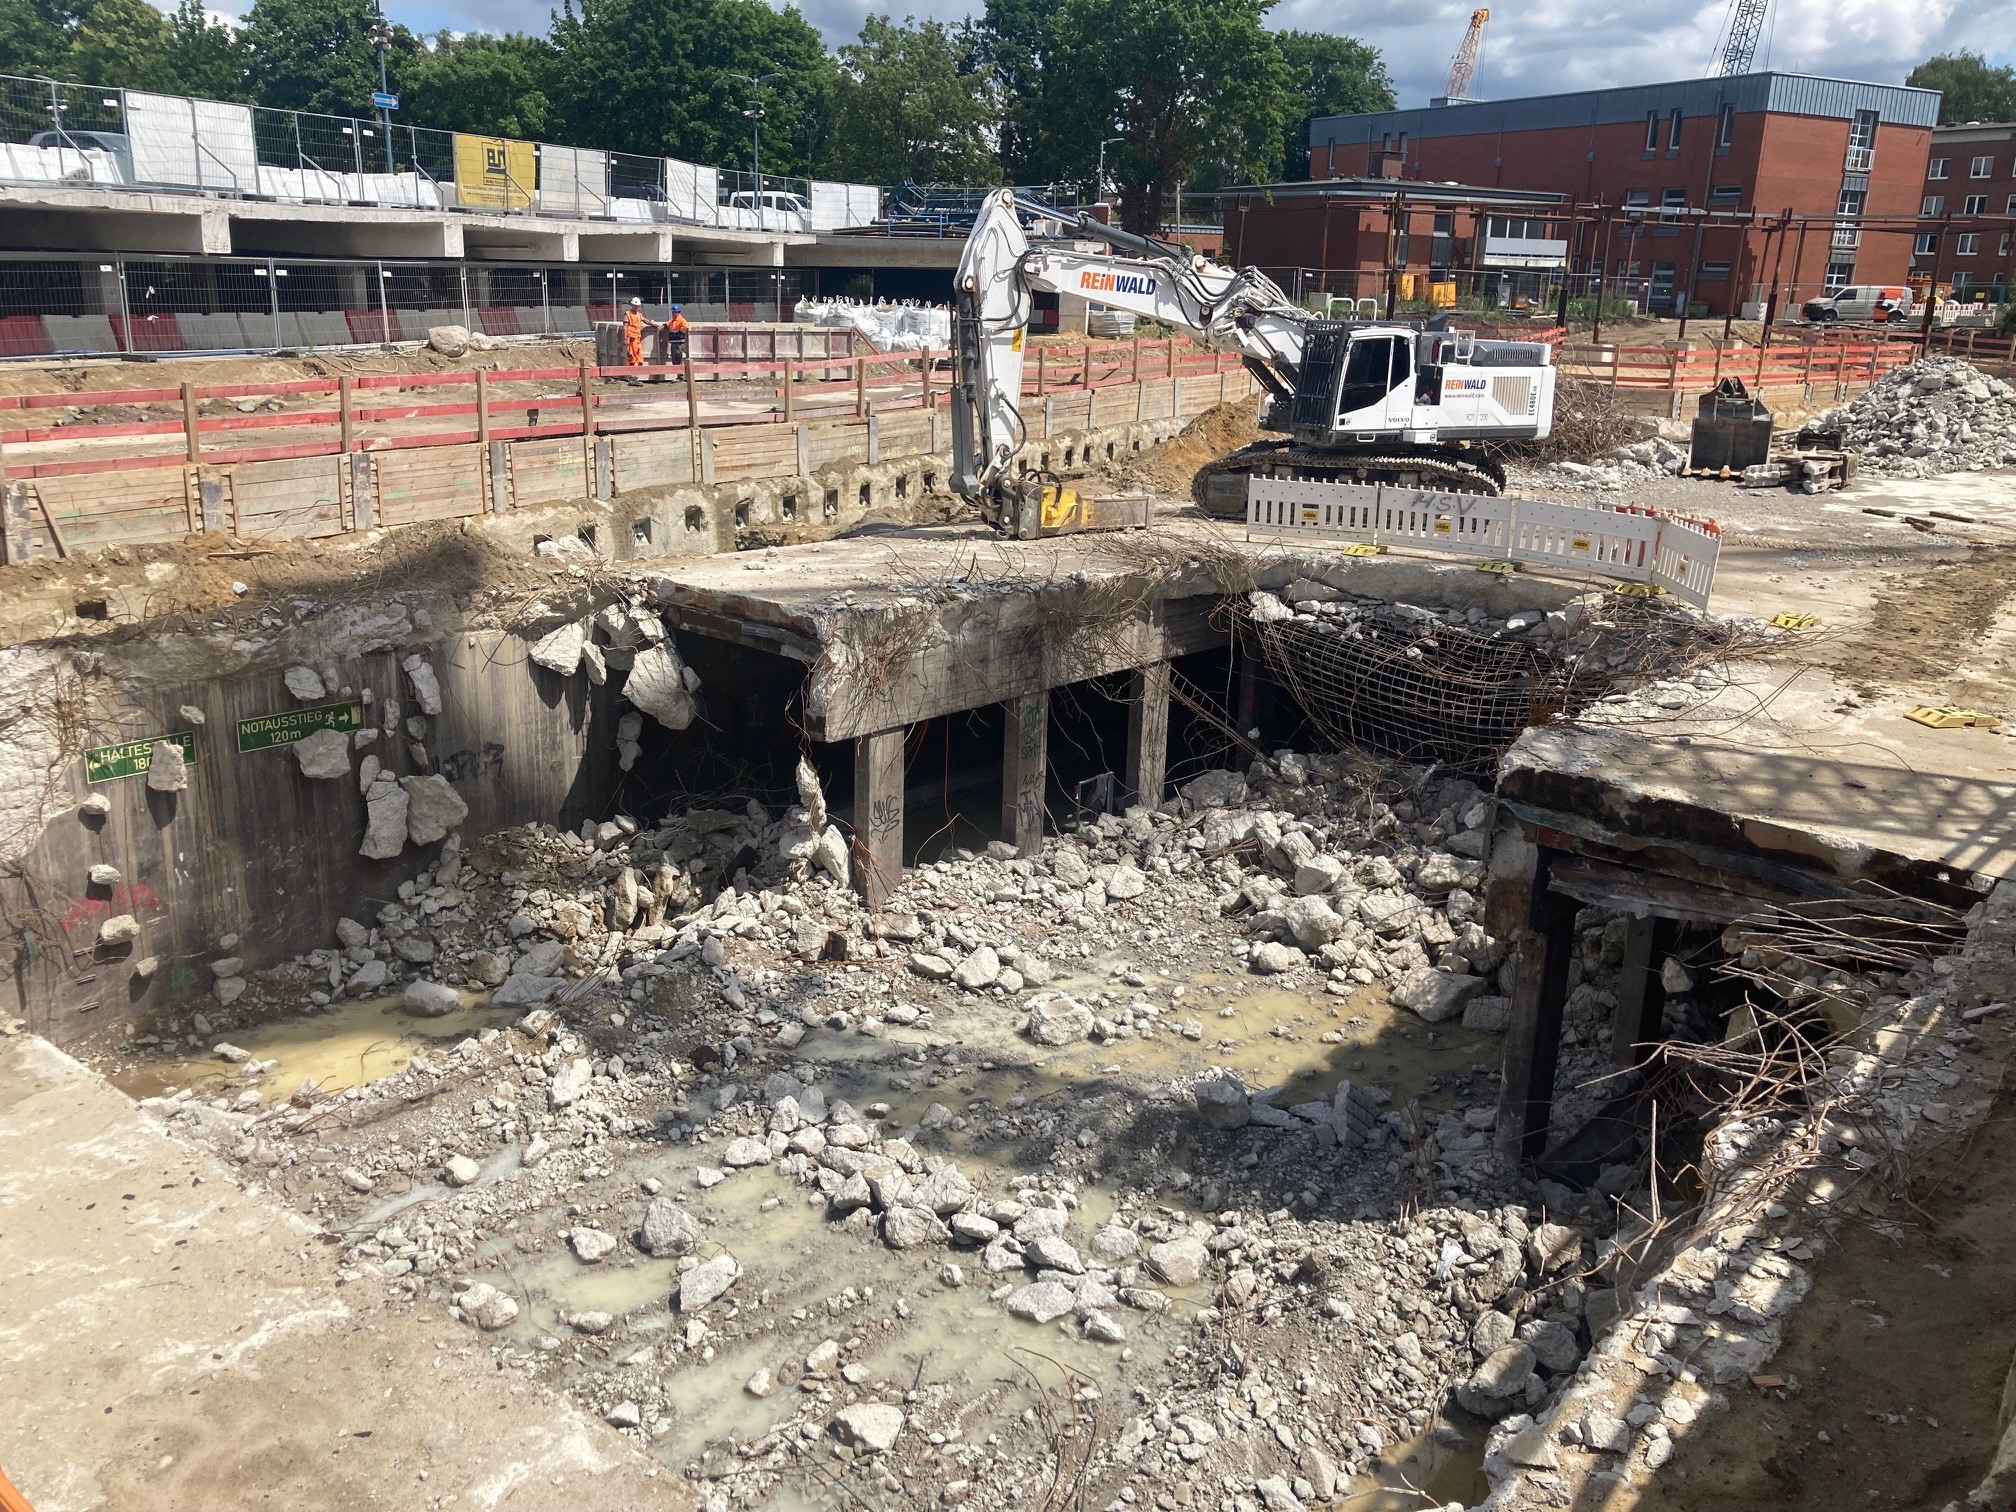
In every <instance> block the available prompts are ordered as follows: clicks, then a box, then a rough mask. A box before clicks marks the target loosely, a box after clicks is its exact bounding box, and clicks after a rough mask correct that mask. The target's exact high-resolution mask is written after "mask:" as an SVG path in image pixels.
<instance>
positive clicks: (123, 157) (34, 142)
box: [28, 131, 133, 184]
mask: <svg viewBox="0 0 2016 1512" xmlns="http://www.w3.org/2000/svg"><path fill="white" fill-rule="evenodd" d="M28 145H29V146H30V147H68V148H71V149H72V150H74V151H79V152H103V153H106V154H107V155H109V156H110V157H111V159H112V161H113V162H115V163H117V164H118V165H119V177H120V178H121V179H122V180H124V181H125V182H126V183H129V184H130V183H132V182H133V141H132V139H131V138H130V137H128V136H127V135H126V133H125V132H123V131H38V132H36V133H35V135H33V136H31V137H30V138H28Z"/></svg>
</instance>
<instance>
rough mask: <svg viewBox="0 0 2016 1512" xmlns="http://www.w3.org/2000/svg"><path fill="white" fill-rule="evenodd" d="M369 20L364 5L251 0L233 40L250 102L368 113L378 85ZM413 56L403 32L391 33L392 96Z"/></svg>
mask: <svg viewBox="0 0 2016 1512" xmlns="http://www.w3.org/2000/svg"><path fill="white" fill-rule="evenodd" d="M376 19H377V17H376V14H375V13H374V12H373V10H372V6H371V0H253V5H252V9H251V10H250V11H248V12H247V13H246V15H245V27H244V31H243V33H242V34H241V35H242V39H243V42H244V45H245V49H246V51H247V52H248V53H249V54H250V63H249V67H248V70H247V75H248V82H249V83H250V86H251V89H252V97H253V98H254V99H255V100H257V101H258V102H259V103H260V104H261V105H272V106H277V107H279V108H281V109H285V110H316V111H322V112H325V113H327V114H330V115H369V114H370V113H371V93H372V91H373V90H375V89H377V87H378V50H377V48H375V47H374V46H373V45H372V43H371V27H372V23H373V22H374V21H376ZM419 52H420V44H419V42H418V41H417V40H416V39H415V38H414V36H413V34H412V33H411V32H409V31H408V30H406V28H405V27H403V26H395V27H393V28H392V43H391V47H390V49H389V55H388V59H387V62H388V73H389V76H390V79H391V82H392V87H393V89H394V90H397V89H398V87H399V85H400V83H401V82H402V81H403V80H404V79H405V77H406V71H407V69H408V68H409V67H410V65H411V64H412V63H413V62H414V60H415V59H416V57H417V56H418V54H419Z"/></svg>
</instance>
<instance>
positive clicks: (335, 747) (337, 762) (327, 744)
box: [294, 730, 350, 782]
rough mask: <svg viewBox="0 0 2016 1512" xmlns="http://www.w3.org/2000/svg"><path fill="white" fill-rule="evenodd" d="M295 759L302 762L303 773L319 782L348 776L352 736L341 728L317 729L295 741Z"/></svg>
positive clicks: (304, 775)
mask: <svg viewBox="0 0 2016 1512" xmlns="http://www.w3.org/2000/svg"><path fill="white" fill-rule="evenodd" d="M294 759H295V760H296V761H297V762H299V763H300V764H301V775H302V776H303V777H308V778H312V779H314V780H315V781H317V782H329V781H334V780H336V779H338V778H343V777H348V776H349V775H350V737H349V736H348V735H345V734H344V733H343V732H342V731H341V730H317V731H316V732H315V733H314V734H313V735H310V736H309V737H308V738H307V739H306V740H297V741H295V742H294Z"/></svg>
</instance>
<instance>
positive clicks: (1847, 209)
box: [1834, 189, 1868, 215]
mask: <svg viewBox="0 0 2016 1512" xmlns="http://www.w3.org/2000/svg"><path fill="white" fill-rule="evenodd" d="M1867 198H1868V191H1867V190H1866V189H1843V190H1842V191H1841V192H1840V194H1838V195H1837V196H1835V199H1834V213H1835V214H1836V215H1860V214H1861V213H1862V202H1863V201H1864V200H1865V199H1867Z"/></svg>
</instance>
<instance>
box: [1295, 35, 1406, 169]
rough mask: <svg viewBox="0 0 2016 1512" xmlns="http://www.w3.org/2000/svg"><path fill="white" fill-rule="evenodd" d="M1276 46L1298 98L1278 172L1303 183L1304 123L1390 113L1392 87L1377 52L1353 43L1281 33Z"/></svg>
mask: <svg viewBox="0 0 2016 1512" xmlns="http://www.w3.org/2000/svg"><path fill="white" fill-rule="evenodd" d="M1275 40H1276V41H1277V42H1278V43H1279V44H1280V46H1281V56H1282V58H1283V60H1285V61H1286V63H1287V65H1288V69H1289V72H1290V74H1291V75H1292V76H1293V80H1294V88H1295V91H1296V95H1297V104H1296V109H1295V114H1294V115H1293V117H1292V118H1291V120H1290V123H1289V129H1288V131H1287V133H1286V135H1285V136H1284V137H1283V138H1282V161H1281V169H1280V172H1281V176H1282V177H1283V178H1284V179H1306V178H1308V177H1309V176H1310V169H1309V123H1310V122H1311V121H1312V120H1314V119H1315V118H1316V117H1318V116H1328V115H1355V114H1358V113H1359V112H1361V111H1367V110H1391V109H1392V108H1393V106H1394V103H1395V102H1394V97H1393V81H1392V80H1391V79H1390V78H1388V77H1387V74H1386V63H1385V60H1384V59H1382V58H1381V57H1380V56H1379V51H1378V49H1377V48H1375V47H1371V46H1368V45H1367V44H1366V43H1363V42H1360V41H1359V40H1358V39H1357V38H1356V37H1340V36H1337V35H1335V34H1334V33H1331V32H1304V31H1284V32H1280V33H1278V34H1277V35H1276V37H1275Z"/></svg>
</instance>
